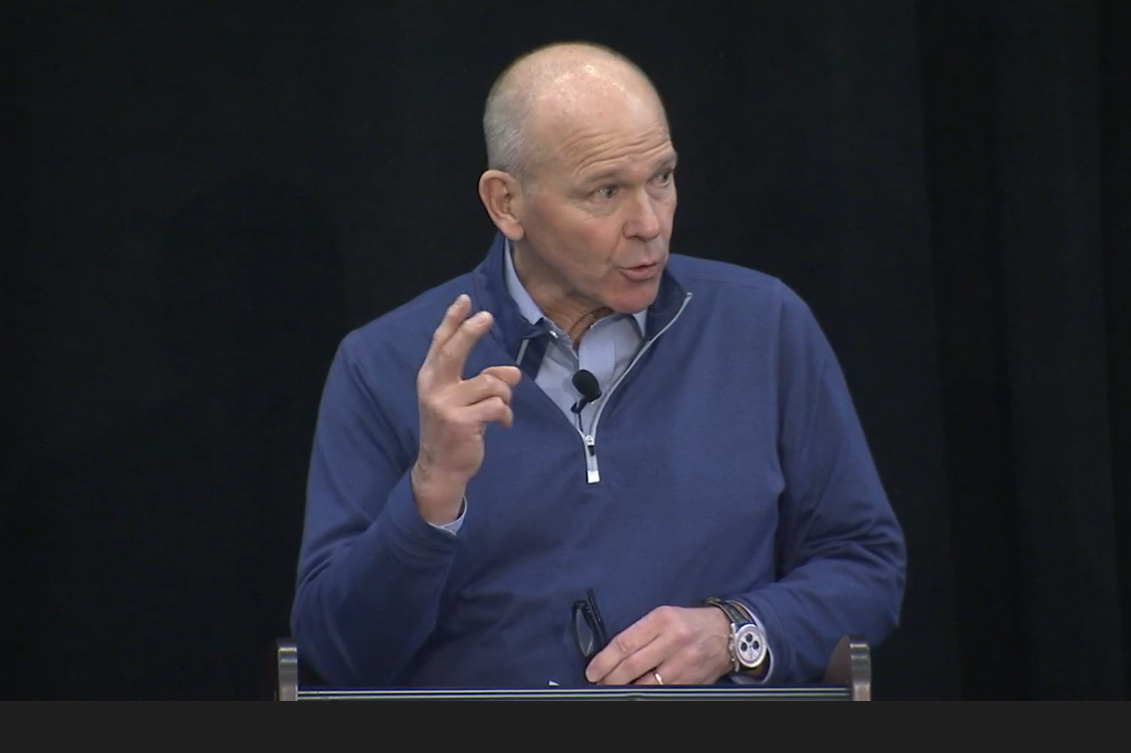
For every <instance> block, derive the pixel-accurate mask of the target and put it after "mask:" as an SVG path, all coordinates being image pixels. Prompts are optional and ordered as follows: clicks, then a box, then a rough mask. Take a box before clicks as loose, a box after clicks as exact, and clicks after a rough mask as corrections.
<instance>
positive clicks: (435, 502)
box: [410, 461, 467, 526]
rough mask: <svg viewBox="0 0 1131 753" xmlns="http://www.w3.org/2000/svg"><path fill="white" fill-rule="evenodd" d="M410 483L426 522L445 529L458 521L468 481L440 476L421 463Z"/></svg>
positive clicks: (413, 469)
mask: <svg viewBox="0 0 1131 753" xmlns="http://www.w3.org/2000/svg"><path fill="white" fill-rule="evenodd" d="M410 481H411V485H412V496H413V499H415V500H416V509H417V511H418V512H419V513H420V517H422V518H424V520H425V521H427V522H429V523H431V524H432V525H435V526H442V525H447V524H448V523H451V522H452V521H454V520H455V519H456V518H458V517H459V514H460V510H461V509H462V507H463V496H464V491H465V490H466V489H467V480H466V479H464V478H461V477H459V476H455V475H452V474H447V473H443V472H437V471H435V470H432V469H429V468H427V467H426V466H424V465H423V464H422V463H420V462H419V461H418V462H417V463H416V464H414V465H413V466H412V471H411V473H410Z"/></svg>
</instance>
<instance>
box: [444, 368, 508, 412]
mask: <svg viewBox="0 0 1131 753" xmlns="http://www.w3.org/2000/svg"><path fill="white" fill-rule="evenodd" d="M489 397H498V398H501V399H502V401H503V402H504V403H506V404H507V405H510V402H511V386H510V385H509V384H507V383H506V382H504V381H503V380H502V379H499V378H497V377H495V376H494V375H492V374H488V373H486V372H485V371H484V372H480V373H479V375H478V376H474V377H472V378H471V379H468V380H467V381H465V382H464V383H463V384H461V385H459V387H458V398H457V399H458V400H459V402H460V403H461V404H463V405H471V404H472V403H478V402H479V401H480V400H486V399H487V398H489Z"/></svg>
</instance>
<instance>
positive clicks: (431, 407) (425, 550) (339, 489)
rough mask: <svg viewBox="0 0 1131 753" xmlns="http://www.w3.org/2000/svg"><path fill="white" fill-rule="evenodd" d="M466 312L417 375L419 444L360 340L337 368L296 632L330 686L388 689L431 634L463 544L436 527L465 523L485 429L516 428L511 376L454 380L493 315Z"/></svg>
mask: <svg viewBox="0 0 1131 753" xmlns="http://www.w3.org/2000/svg"><path fill="white" fill-rule="evenodd" d="M469 309H470V301H469V300H467V298H466V296H461V298H460V299H459V300H458V301H457V302H456V303H455V304H453V305H452V306H451V307H449V309H448V311H447V312H446V314H445V317H444V321H443V322H442V323H441V324H440V326H439V327H438V328H437V330H436V332H435V334H434V336H433V340H432V345H431V347H430V348H429V350H428V354H427V355H426V356H425V358H424V363H423V365H422V366H421V367H420V371H419V373H418V374H417V379H416V395H415V397H416V399H417V402H418V414H419V436H420V439H419V445H418V446H415V447H414V446H413V440H412V434H413V432H412V431H411V427H407V426H403V425H401V426H397V425H394V423H393V422H391V421H390V420H389V418H388V416H387V414H386V413H385V412H384V411H383V410H382V406H381V401H380V400H378V399H377V397H376V394H375V392H374V387H373V386H374V385H377V386H380V387H382V388H384V389H386V390H393V391H398V385H397V379H396V378H395V377H386V378H385V379H381V378H378V375H366V374H365V373H364V371H363V370H362V368H361V366H360V364H359V361H358V359H357V357H356V354H355V353H354V349H355V348H356V347H357V346H358V344H357V338H356V337H354V336H351V337H348V338H346V340H345V342H343V344H342V347H341V348H340V349H339V351H338V354H337V356H336V357H335V359H334V362H333V364H332V366H331V368H330V374H329V377H328V378H327V382H326V388H325V390H324V392H323V397H322V405H321V408H320V410H319V417H318V426H317V429H316V431H315V439H314V450H313V455H312V459H311V467H310V478H309V481H308V492H307V512H306V523H305V529H304V532H303V543H302V551H301V555H300V560H299V578H298V586H297V590H296V594H295V601H294V607H293V609H292V614H291V627H292V631H293V633H294V636H295V638H296V641H297V642H298V644H299V648H300V650H301V651H302V652H303V655H304V656H307V657H309V659H310V662H311V664H312V665H313V666H314V667H315V668H317V669H318V671H319V673H321V674H322V675H323V676H324V677H325V678H326V679H327V680H329V681H330V682H332V683H334V684H340V685H357V684H364V685H388V684H392V683H394V682H395V681H396V679H397V678H398V676H399V675H400V674H401V672H402V671H403V670H404V668H405V667H406V666H407V665H408V663H409V662H410V661H411V659H412V657H413V656H414V655H415V654H416V652H417V651H418V650H419V649H420V647H421V646H422V645H423V644H424V642H425V640H426V639H427V638H428V636H429V635H430V634H431V633H432V631H433V630H434V628H435V625H436V620H437V615H438V610H439V603H440V597H441V594H442V593H443V588H444V584H445V582H446V580H447V574H448V569H449V567H450V565H451V561H452V558H453V557H454V555H455V552H456V547H457V539H456V537H455V536H454V535H453V534H452V533H451V532H449V531H447V530H441V527H443V526H445V525H447V524H449V523H451V522H452V521H453V520H455V519H456V516H457V515H459V514H460V508H461V502H462V499H463V492H464V489H465V487H466V484H467V481H468V480H469V479H470V478H471V477H472V476H474V475H475V473H476V472H477V471H478V469H479V465H480V464H481V462H482V459H483V437H482V435H483V427H484V425H485V424H486V423H488V422H491V421H498V422H500V423H502V424H504V425H507V426H509V425H510V422H511V418H512V417H511V414H510V395H511V386H513V384H514V383H516V382H517V381H518V370H517V369H515V368H514V367H491V368H488V369H485V370H484V371H483V372H482V373H480V374H479V375H477V376H475V377H473V378H471V379H469V380H463V379H462V378H461V377H460V374H461V371H462V369H463V364H464V362H465V360H466V358H467V353H468V351H469V350H470V349H471V346H472V345H473V344H474V343H475V341H476V340H478V338H479V337H480V336H482V334H483V333H485V332H486V331H488V330H489V328H490V324H491V318H490V316H489V315H487V314H481V315H479V316H475V317H471V318H466V317H467V313H468V310H469ZM399 391H400V392H401V393H404V392H405V390H404V388H403V387H400V388H399ZM402 423H404V422H403V420H402Z"/></svg>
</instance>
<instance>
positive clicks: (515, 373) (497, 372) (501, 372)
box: [480, 366, 522, 387]
mask: <svg viewBox="0 0 1131 753" xmlns="http://www.w3.org/2000/svg"><path fill="white" fill-rule="evenodd" d="M480 373H483V374H490V375H491V376H493V377H495V378H496V379H501V380H503V381H504V382H506V383H507V384H509V385H510V386H511V387H514V386H515V385H516V384H518V383H519V381H520V380H521V379H522V372H521V371H519V369H518V367H517V366H488V367H487V368H485V369H483V371H482V372H480Z"/></svg>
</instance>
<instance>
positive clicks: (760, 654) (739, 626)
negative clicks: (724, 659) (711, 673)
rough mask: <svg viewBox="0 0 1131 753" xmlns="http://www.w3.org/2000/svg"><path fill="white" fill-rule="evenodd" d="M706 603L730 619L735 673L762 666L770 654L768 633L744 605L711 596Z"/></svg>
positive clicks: (731, 654) (731, 657) (732, 662)
mask: <svg viewBox="0 0 1131 753" xmlns="http://www.w3.org/2000/svg"><path fill="white" fill-rule="evenodd" d="M705 603H706V604H708V605H710V606H712V607H717V608H718V609H720V610H722V613H723V614H725V615H726V616H727V619H728V620H730V645H729V648H730V660H731V665H732V670H733V671H734V673H736V674H737V673H740V672H749V671H752V670H755V669H758V668H759V667H761V666H762V665H763V664H764V663H765V661H766V657H767V656H768V655H769V647H768V646H767V645H766V635H765V633H764V632H763V631H762V629H761V628H760V627H758V626H757V624H756V623H755V622H754V619H753V616H752V615H751V614H750V612H749V611H748V610H747V609H746V607H745V606H744V605H741V604H739V603H738V602H733V601H727V600H725V599H718V598H715V597H713V596H712V597H711V598H709V599H707V600H706V601H705Z"/></svg>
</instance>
